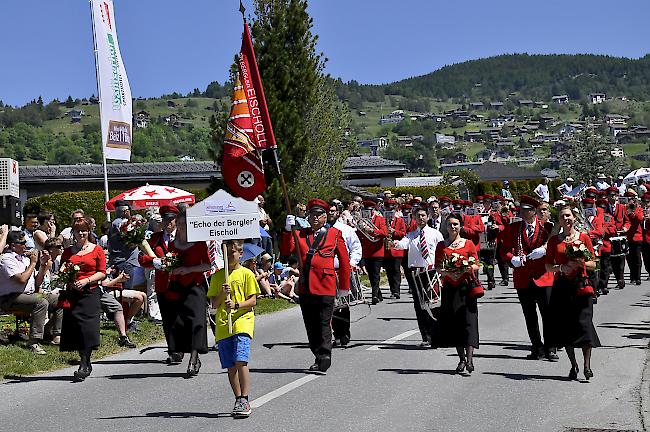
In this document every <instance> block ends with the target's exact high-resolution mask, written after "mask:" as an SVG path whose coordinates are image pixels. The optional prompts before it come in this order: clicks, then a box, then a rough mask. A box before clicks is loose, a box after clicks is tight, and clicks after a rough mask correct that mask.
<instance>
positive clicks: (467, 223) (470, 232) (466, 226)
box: [462, 215, 485, 250]
mask: <svg viewBox="0 0 650 432" xmlns="http://www.w3.org/2000/svg"><path fill="white" fill-rule="evenodd" d="M482 232H485V225H483V219H481V216H480V215H464V216H463V234H462V237H463V238H466V239H467V240H471V242H472V243H474V245H475V246H476V250H481V236H480V233H482Z"/></svg>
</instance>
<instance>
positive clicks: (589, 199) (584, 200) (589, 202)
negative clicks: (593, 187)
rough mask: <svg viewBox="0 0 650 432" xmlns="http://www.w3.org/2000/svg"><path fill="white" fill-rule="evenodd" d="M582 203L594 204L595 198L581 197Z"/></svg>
mask: <svg viewBox="0 0 650 432" xmlns="http://www.w3.org/2000/svg"><path fill="white" fill-rule="evenodd" d="M582 203H583V204H596V200H595V199H593V198H583V199H582Z"/></svg>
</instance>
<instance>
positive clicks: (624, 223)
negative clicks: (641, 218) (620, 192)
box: [607, 203, 630, 231]
mask: <svg viewBox="0 0 650 432" xmlns="http://www.w3.org/2000/svg"><path fill="white" fill-rule="evenodd" d="M607 212H608V213H609V214H610V215H612V217H613V218H614V224H615V225H616V230H617V231H623V230H624V229H628V228H630V219H629V218H628V217H627V211H626V210H625V206H624V205H623V204H621V203H616V208H615V210H614V213H612V212H611V211H610V206H607Z"/></svg>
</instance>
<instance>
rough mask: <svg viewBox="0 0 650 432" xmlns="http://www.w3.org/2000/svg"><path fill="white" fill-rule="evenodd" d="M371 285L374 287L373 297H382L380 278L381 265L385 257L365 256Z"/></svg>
mask: <svg viewBox="0 0 650 432" xmlns="http://www.w3.org/2000/svg"><path fill="white" fill-rule="evenodd" d="M363 260H364V261H365V266H366V271H367V272H368V279H370V287H371V288H372V298H373V299H382V298H383V297H382V295H381V290H380V289H379V279H380V278H381V267H382V263H383V260H384V259H383V258H364V259H363Z"/></svg>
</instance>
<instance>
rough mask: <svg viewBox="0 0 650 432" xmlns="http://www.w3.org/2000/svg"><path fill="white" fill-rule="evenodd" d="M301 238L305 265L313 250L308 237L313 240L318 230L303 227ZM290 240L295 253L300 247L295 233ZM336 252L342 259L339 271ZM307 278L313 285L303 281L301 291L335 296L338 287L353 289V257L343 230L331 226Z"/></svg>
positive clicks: (300, 244)
mask: <svg viewBox="0 0 650 432" xmlns="http://www.w3.org/2000/svg"><path fill="white" fill-rule="evenodd" d="M384 228H385V225H384ZM298 237H299V239H298V243H299V247H300V261H302V263H303V268H304V266H305V261H306V259H307V252H308V251H309V247H308V246H307V240H309V242H310V243H313V241H314V232H313V230H312V229H311V228H305V229H302V230H300V232H299V234H298ZM290 242H291V253H295V252H296V247H295V241H294V237H293V235H292V236H291V237H290ZM382 245H383V242H382ZM335 255H336V256H337V257H338V259H339V268H338V270H336V269H335V268H334V256H335ZM337 276H338V277H337ZM300 277H301V279H302V278H303V275H300ZM307 277H309V287H308V289H306V287H304V286H303V284H302V283H300V284H299V286H298V292H299V294H313V295H320V296H335V295H336V288H337V286H338V287H339V288H340V289H341V290H344V291H348V290H350V257H349V255H348V249H347V247H346V246H345V240H344V239H343V234H342V233H341V231H339V230H338V229H336V228H334V227H332V228H328V230H327V236H326V237H325V240H324V243H323V244H322V245H321V246H320V247H319V248H318V250H317V251H316V253H314V256H313V257H312V259H311V266H310V268H309V274H308V275H307Z"/></svg>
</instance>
